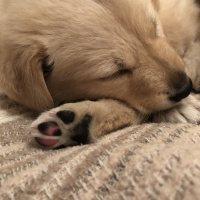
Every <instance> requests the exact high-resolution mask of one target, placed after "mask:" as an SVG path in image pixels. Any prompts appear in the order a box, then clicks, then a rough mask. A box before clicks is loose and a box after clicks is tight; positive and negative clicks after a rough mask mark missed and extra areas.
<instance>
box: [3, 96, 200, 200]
mask: <svg viewBox="0 0 200 200" xmlns="http://www.w3.org/2000/svg"><path fill="white" fill-rule="evenodd" d="M34 115H35V114H34V113H31V112H30V111H28V110H26V109H24V108H23V107H22V106H19V105H16V104H14V103H13V102H12V101H10V100H9V99H8V98H7V97H5V96H0V199H2V200H4V199H5V200H9V199H11V200H15V199H16V200H29V199H30V200H32V199H35V200H43V199H52V200H61V199H65V200H71V199H73V200H91V199H94V200H96V199H97V200H129V199H130V200H134V199H136V200H150V199H151V200H154V199H155V200H165V199H166V200H179V199H180V200H183V199H184V200H197V199H200V127H199V126H196V125H191V124H176V125H173V124H144V125H140V126H132V127H129V128H126V129H123V130H120V131H117V132H115V133H112V134H110V135H107V136H105V137H103V138H102V139H100V140H99V141H98V142H97V143H95V144H90V145H83V146H75V147H70V148H65V149H59V150H44V149H41V148H39V147H38V146H36V145H34V143H32V140H31V138H30V129H29V125H30V123H31V121H32V119H33V118H34Z"/></svg>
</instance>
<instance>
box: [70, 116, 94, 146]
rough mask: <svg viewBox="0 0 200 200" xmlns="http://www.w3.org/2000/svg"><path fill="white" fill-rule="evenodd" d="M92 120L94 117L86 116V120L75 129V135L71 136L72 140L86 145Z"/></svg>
mask: <svg viewBox="0 0 200 200" xmlns="http://www.w3.org/2000/svg"><path fill="white" fill-rule="evenodd" d="M91 120H92V116H90V115H85V116H84V118H83V119H82V120H81V121H80V122H79V123H78V124H77V125H76V127H75V128H74V129H73V135H71V139H72V140H74V141H76V142H78V143H79V144H86V143H87V138H88V135H89V125H90V122H91Z"/></svg>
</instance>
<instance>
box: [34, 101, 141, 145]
mask: <svg viewBox="0 0 200 200" xmlns="http://www.w3.org/2000/svg"><path fill="white" fill-rule="evenodd" d="M144 119H145V116H144V115H141V114H138V113H137V112H136V111H134V110H132V109H131V108H129V107H128V106H127V105H125V104H123V103H121V102H118V101H115V100H109V99H102V100H99V101H95V102H92V101H83V102H79V103H68V104H64V105H62V106H60V107H57V108H54V109H52V110H50V111H48V112H45V113H43V114H42V115H40V116H39V117H38V119H37V120H36V121H34V122H33V123H32V125H31V128H32V136H33V137H34V139H35V140H36V142H37V143H38V144H40V145H42V146H45V147H48V148H56V147H58V146H61V145H63V146H72V145H78V144H86V143H91V142H95V141H97V139H98V138H100V137H102V136H104V135H106V134H108V133H110V132H113V131H116V130H119V129H121V128H124V127H127V126H130V125H134V124H140V123H141V122H142V121H143V120H144Z"/></svg>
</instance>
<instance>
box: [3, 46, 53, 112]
mask: <svg viewBox="0 0 200 200" xmlns="http://www.w3.org/2000/svg"><path fill="white" fill-rule="evenodd" d="M33 49H34V48H33ZM7 50H8V49H7ZM33 51H34V52H33ZM39 52H40V51H39ZM3 54H4V57H3V63H2V62H1V63H2V66H1V67H0V73H1V74H0V82H1V85H0V87H1V88H2V90H3V92H4V93H5V94H6V95H8V96H9V97H10V98H11V99H13V100H15V101H17V102H18V103H20V104H23V105H26V106H28V107H29V108H31V109H34V110H37V111H44V110H47V109H50V108H53V107H54V103H53V99H52V97H51V95H50V93H49V91H48V88H47V86H46V83H45V80H44V76H43V70H42V53H41V52H40V54H41V55H38V51H37V49H34V50H28V49H27V50H26V51H24V50H22V51H21V52H20V53H19V51H17V53H16V52H13V53H10V52H8V51H7V52H5V51H4V52H3Z"/></svg>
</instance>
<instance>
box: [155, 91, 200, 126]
mask: <svg viewBox="0 0 200 200" xmlns="http://www.w3.org/2000/svg"><path fill="white" fill-rule="evenodd" d="M152 121H153V122H157V123H160V122H170V123H192V124H199V123H200V100H199V99H198V98H197V97H196V96H195V94H191V95H189V96H188V97H187V98H186V99H184V100H182V102H180V103H179V104H178V105H177V106H176V107H174V108H171V109H169V110H166V111H161V112H157V113H155V114H154V115H153V117H152Z"/></svg>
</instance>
